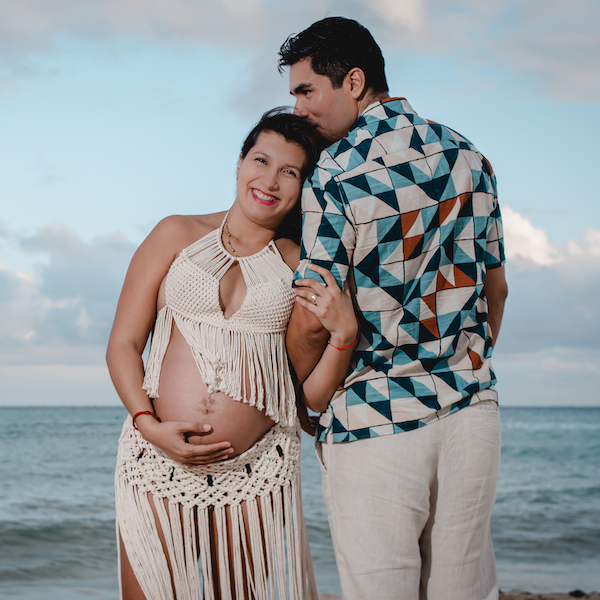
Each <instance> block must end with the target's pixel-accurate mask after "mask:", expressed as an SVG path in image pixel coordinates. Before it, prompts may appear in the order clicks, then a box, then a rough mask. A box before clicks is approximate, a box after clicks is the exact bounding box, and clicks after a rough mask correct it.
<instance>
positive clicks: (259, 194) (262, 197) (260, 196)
mask: <svg viewBox="0 0 600 600" xmlns="http://www.w3.org/2000/svg"><path fill="white" fill-rule="evenodd" d="M251 191H252V195H253V196H254V198H255V199H256V201H257V202H260V203H261V204H275V202H279V198H277V197H276V196H271V195H270V194H266V193H265V192H263V191H262V190H259V189H257V188H252V189H251Z"/></svg>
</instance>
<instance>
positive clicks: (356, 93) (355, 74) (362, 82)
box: [346, 67, 367, 99]
mask: <svg viewBox="0 0 600 600" xmlns="http://www.w3.org/2000/svg"><path fill="white" fill-rule="evenodd" d="M346 79H347V81H348V83H349V85H350V95H351V96H352V97H353V98H357V99H358V98H361V97H362V95H363V93H364V92H365V91H366V86H367V80H366V78H365V73H364V71H363V70H362V69H361V68H360V67H353V68H352V69H350V71H348V73H347V74H346Z"/></svg>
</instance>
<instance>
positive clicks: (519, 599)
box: [319, 590, 600, 600]
mask: <svg viewBox="0 0 600 600" xmlns="http://www.w3.org/2000/svg"><path fill="white" fill-rule="evenodd" d="M341 598H342V597H341V596H334V595H333V594H319V600H341ZM500 598H501V599H502V600H573V598H583V599H584V600H585V599H586V598H587V599H588V600H600V593H598V592H588V593H587V594H586V593H585V592H583V591H581V590H573V591H572V592H569V593H568V594H533V593H531V592H526V591H524V590H511V591H510V592H500ZM373 600H375V599H373Z"/></svg>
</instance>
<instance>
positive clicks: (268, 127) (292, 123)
mask: <svg viewBox="0 0 600 600" xmlns="http://www.w3.org/2000/svg"><path fill="white" fill-rule="evenodd" d="M290 111H291V109H289V108H286V107H278V108H273V109H271V110H269V111H267V112H266V113H265V114H264V115H263V116H262V117H261V118H260V121H259V122H258V123H257V124H256V125H255V126H254V128H253V129H252V131H250V133H249V134H248V135H247V137H246V139H245V140H244V143H243V144H242V150H241V152H240V155H241V157H242V158H246V155H247V154H248V152H250V150H252V148H253V147H254V146H255V144H256V142H257V140H258V136H259V135H260V134H261V133H263V132H269V131H272V132H274V133H278V134H279V135H281V136H283V137H284V138H285V139H286V140H287V141H288V142H294V143H296V144H298V145H299V146H301V147H302V148H303V149H304V151H305V152H306V165H305V167H304V169H303V170H302V179H303V180H304V179H306V177H308V175H309V174H310V173H312V171H313V169H314V168H315V165H316V164H317V160H318V159H319V155H320V154H321V150H322V149H323V148H325V146H326V145H327V143H326V142H325V140H324V139H323V138H322V136H321V135H320V134H319V133H318V131H317V130H316V129H315V128H314V127H313V126H312V125H311V124H310V123H309V122H308V121H307V120H306V119H303V118H301V117H297V116H296V115H294V114H292V113H291V112H290ZM301 226H302V211H301V209H300V202H296V204H295V205H294V208H292V210H291V211H290V212H289V213H288V214H287V215H286V217H285V218H284V219H283V221H282V222H281V224H280V225H279V227H278V228H277V234H276V236H275V237H276V238H282V237H284V238H288V239H290V240H293V241H294V242H296V243H297V244H299V243H300V232H301Z"/></svg>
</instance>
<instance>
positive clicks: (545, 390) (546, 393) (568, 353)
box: [493, 348, 600, 406]
mask: <svg viewBox="0 0 600 600" xmlns="http://www.w3.org/2000/svg"><path fill="white" fill-rule="evenodd" d="M493 364H494V371H495V372H496V375H497V377H498V385H497V388H498V393H499V396H500V405H501V406H598V405H599V403H600V391H599V389H598V376H600V349H598V348H595V349H593V348H540V349H539V350H536V351H531V352H505V351H502V350H500V351H494V358H493Z"/></svg>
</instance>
